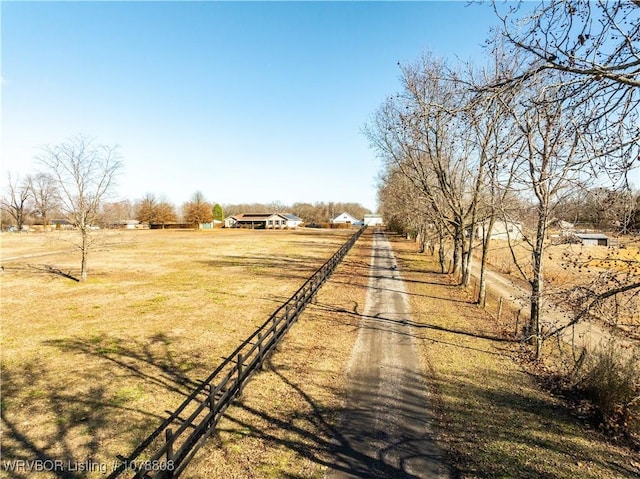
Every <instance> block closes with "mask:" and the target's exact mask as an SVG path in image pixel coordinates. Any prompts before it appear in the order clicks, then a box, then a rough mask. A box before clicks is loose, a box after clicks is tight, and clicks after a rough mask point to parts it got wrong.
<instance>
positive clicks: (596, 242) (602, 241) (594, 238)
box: [573, 233, 609, 246]
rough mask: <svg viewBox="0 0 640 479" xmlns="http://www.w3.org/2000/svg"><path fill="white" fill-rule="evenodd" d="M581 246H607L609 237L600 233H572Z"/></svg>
mask: <svg viewBox="0 0 640 479" xmlns="http://www.w3.org/2000/svg"><path fill="white" fill-rule="evenodd" d="M573 236H575V237H576V238H578V239H579V240H580V242H581V243H582V245H583V246H609V237H608V236H607V235H604V234H602V233H573Z"/></svg>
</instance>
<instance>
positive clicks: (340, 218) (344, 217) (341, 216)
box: [331, 211, 360, 225]
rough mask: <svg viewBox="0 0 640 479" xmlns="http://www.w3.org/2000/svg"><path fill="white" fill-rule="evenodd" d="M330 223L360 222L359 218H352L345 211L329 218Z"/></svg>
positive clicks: (353, 223)
mask: <svg viewBox="0 0 640 479" xmlns="http://www.w3.org/2000/svg"><path fill="white" fill-rule="evenodd" d="M331 222H332V223H335V224H347V223H349V224H352V225H355V224H357V223H360V220H359V219H358V218H354V217H353V216H351V215H350V214H349V213H347V212H346V211H345V212H344V213H342V214H339V215H338V216H336V217H335V218H333V219H332V220H331Z"/></svg>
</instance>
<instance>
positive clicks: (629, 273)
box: [487, 237, 640, 336]
mask: <svg viewBox="0 0 640 479" xmlns="http://www.w3.org/2000/svg"><path fill="white" fill-rule="evenodd" d="M514 251H515V256H516V258H517V259H518V263H519V264H520V265H521V266H522V267H523V270H524V271H525V273H526V274H529V275H530V274H531V266H530V265H531V250H530V249H529V248H527V247H525V245H523V244H520V245H517V246H515V248H514ZM487 261H488V263H489V265H490V266H491V267H492V268H493V269H495V270H496V271H498V272H500V273H503V274H506V275H509V276H510V277H511V278H513V280H514V281H515V282H516V283H519V284H521V285H522V286H523V287H525V288H528V286H527V285H526V282H525V281H524V280H523V278H522V275H521V274H520V272H519V271H518V269H517V268H516V266H515V263H514V260H513V257H512V253H511V250H510V249H509V245H508V243H507V242H506V241H500V240H493V241H492V242H491V249H490V252H489V256H488V258H487ZM609 278H615V279H609ZM544 279H545V283H546V285H547V286H546V288H547V291H546V292H547V294H551V295H553V294H555V293H558V294H559V295H560V297H562V296H564V292H565V291H569V290H571V289H574V288H576V287H578V286H583V287H589V288H593V290H594V291H602V290H603V288H606V285H605V284H604V281H608V282H609V283H608V284H609V286H610V287H616V286H619V283H617V281H620V282H621V283H624V284H627V283H632V282H638V281H640V244H639V242H638V240H637V239H636V238H631V237H625V238H619V239H617V241H616V246H610V247H606V246H582V245H578V244H549V245H548V246H547V247H546V254H545V262H544ZM623 304H625V308H622V309H620V310H618V309H616V314H615V315H613V316H612V317H608V318H606V317H601V319H602V320H603V321H604V322H605V323H606V324H608V325H610V326H614V325H615V326H617V327H618V328H624V331H626V332H627V333H631V334H634V335H636V336H637V335H638V334H639V333H640V298H638V297H636V296H634V295H633V292H631V293H628V294H627V295H626V296H625V299H624V301H623ZM605 308H606V307H605ZM619 330H622V329H619Z"/></svg>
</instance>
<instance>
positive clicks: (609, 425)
mask: <svg viewBox="0 0 640 479" xmlns="http://www.w3.org/2000/svg"><path fill="white" fill-rule="evenodd" d="M576 388H577V389H578V390H579V392H580V393H581V396H582V397H584V398H585V399H588V400H589V401H590V402H591V403H592V405H593V408H594V412H595V413H596V415H597V416H598V419H599V420H600V421H601V424H602V426H603V427H604V428H605V429H606V430H607V431H608V432H610V433H613V434H614V435H620V434H622V435H624V436H626V437H631V436H634V435H635V434H636V433H638V432H640V398H639V395H640V356H639V355H638V351H637V350H632V349H631V348H628V347H622V346H620V345H618V344H616V343H615V341H610V342H609V344H607V345H606V346H604V347H602V348H600V349H599V350H598V351H596V352H595V353H593V354H591V355H589V356H587V358H586V360H585V362H584V365H583V366H582V368H581V371H580V372H579V373H578V382H577V384H576Z"/></svg>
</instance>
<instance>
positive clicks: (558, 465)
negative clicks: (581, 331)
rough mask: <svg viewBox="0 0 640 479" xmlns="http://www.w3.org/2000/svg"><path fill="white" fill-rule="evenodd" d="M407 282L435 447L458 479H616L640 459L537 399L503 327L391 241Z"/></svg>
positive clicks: (635, 469) (404, 245)
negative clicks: (432, 410) (440, 447)
mask: <svg viewBox="0 0 640 479" xmlns="http://www.w3.org/2000/svg"><path fill="white" fill-rule="evenodd" d="M393 247H394V250H395V252H396V255H397V256H398V257H399V264H400V266H401V269H402V271H403V277H404V279H405V280H406V282H407V287H408V291H409V293H410V296H411V298H410V302H411V307H412V311H413V315H414V320H415V321H416V322H418V323H420V326H419V327H418V330H419V332H418V334H419V338H420V343H421V346H422V354H423V360H424V364H425V367H426V369H427V371H429V375H430V384H431V387H432V391H431V392H432V397H433V399H434V406H435V407H436V410H437V413H438V417H439V421H438V423H437V424H436V431H437V435H438V440H439V441H440V442H441V444H442V445H443V448H444V449H445V450H446V451H447V460H448V461H449V462H450V463H451V464H452V465H453V467H454V469H455V471H456V472H457V476H458V477H462V478H471V477H474V478H475V477H478V478H496V477H504V478H512V477H518V478H567V479H569V478H575V477H580V478H622V477H638V476H639V475H640V458H639V457H638V455H637V454H634V453H632V452H631V451H630V450H629V449H625V448H621V447H616V446H614V445H611V444H610V443H609V442H608V441H607V440H606V438H605V437H604V436H603V435H602V434H600V433H599V432H598V431H597V430H595V429H593V428H591V427H590V426H589V425H588V424H586V423H585V422H583V421H581V420H580V419H578V418H577V417H575V416H573V415H572V414H571V413H570V412H569V410H568V408H567V407H566V405H565V404H564V403H563V402H562V401H561V400H560V399H557V398H554V397H552V396H551V395H550V394H548V393H546V392H544V391H542V390H541V389H540V388H539V387H538V386H537V384H536V382H535V380H534V378H533V377H532V375H531V374H529V373H528V372H527V370H526V369H525V366H523V365H522V363H521V362H519V361H517V360H516V359H517V358H518V356H519V355H521V354H523V351H521V350H520V348H521V346H520V344H519V343H514V342H510V341H508V340H505V338H506V335H505V334H504V331H505V328H504V324H500V323H499V322H498V321H496V320H495V319H494V316H492V315H491V314H489V313H488V312H487V311H484V310H482V309H481V308H479V307H478V306H476V305H474V304H472V303H471V296H470V294H469V293H468V292H466V291H464V290H463V289H461V288H459V287H457V286H455V285H453V284H452V283H451V278H450V277H449V276H446V275H442V274H438V273H437V272H436V271H438V267H437V264H436V262H435V258H434V257H430V256H428V255H424V254H417V253H415V251H416V248H415V245H414V244H413V243H411V242H408V241H406V240H403V239H401V238H394V239H393Z"/></svg>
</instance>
